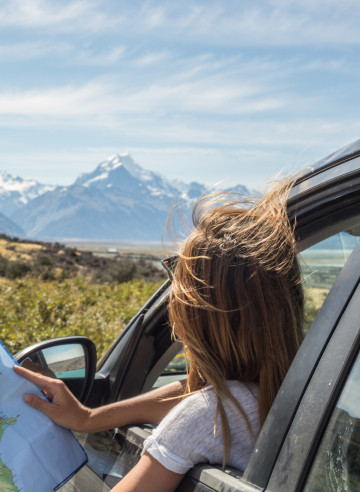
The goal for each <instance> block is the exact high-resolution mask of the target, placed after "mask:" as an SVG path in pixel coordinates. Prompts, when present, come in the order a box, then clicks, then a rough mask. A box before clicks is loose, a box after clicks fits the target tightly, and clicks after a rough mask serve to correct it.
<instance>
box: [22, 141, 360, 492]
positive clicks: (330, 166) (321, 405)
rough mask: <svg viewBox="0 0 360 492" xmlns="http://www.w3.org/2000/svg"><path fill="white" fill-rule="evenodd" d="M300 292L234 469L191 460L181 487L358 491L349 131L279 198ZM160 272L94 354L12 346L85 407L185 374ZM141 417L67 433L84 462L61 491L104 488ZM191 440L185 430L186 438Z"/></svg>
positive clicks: (73, 341) (67, 347)
mask: <svg viewBox="0 0 360 492" xmlns="http://www.w3.org/2000/svg"><path fill="white" fill-rule="evenodd" d="M287 208H288V215H289V219H290V221H291V222H292V223H293V224H294V227H295V234H296V241H297V246H298V251H299V255H300V261H301V265H302V279H303V280H302V281H303V283H304V288H305V294H306V326H305V327H304V329H305V330H306V331H307V334H306V336H305V338H304V341H303V343H302V345H301V347H300V349H299V351H298V353H297V355H296V357H295V359H294V361H293V363H292V365H291V367H290V369H289V371H288V373H287V375H286V377H285V379H284V381H283V384H282V386H281V388H280V390H279V392H278V395H277V397H276V399H275V401H274V403H273V405H272V408H271V410H270V412H269V414H268V416H267V419H266V421H265V423H264V425H263V427H262V429H261V432H260V435H259V437H258V439H257V442H256V444H255V448H254V450H253V453H252V455H251V457H250V460H249V462H248V464H247V466H246V468H245V470H240V469H233V468H232V469H230V468H225V469H224V470H222V468H221V466H218V467H216V466H211V465H208V464H202V465H197V466H195V467H194V468H193V469H192V470H190V471H189V472H188V473H187V474H186V475H185V477H184V479H183V481H182V482H181V484H180V485H179V487H178V489H177V490H178V491H180V492H190V491H195V492H210V491H220V490H221V491H222V492H235V491H238V492H259V491H276V492H281V491H283V492H291V491H306V492H315V491H340V490H344V491H347V492H350V491H355V490H357V491H358V490H360V353H359V345H360V285H359V280H360V244H359V241H358V240H359V236H360V140H358V141H356V142H354V143H352V144H351V145H348V146H346V147H344V148H343V149H340V150H339V151H337V152H335V153H333V154H331V155H330V156H329V157H327V158H325V159H323V160H321V161H319V162H317V163H316V164H314V165H313V166H309V167H308V168H306V169H305V170H304V171H303V172H302V173H301V174H300V175H299V178H298V179H297V181H296V184H295V186H294V188H293V189H292V191H291V194H290V196H289V199H288V205H287ZM169 286H170V281H166V282H165V283H164V284H163V285H162V286H161V288H160V289H159V290H158V291H157V292H156V293H155V294H154V296H153V297H152V298H151V299H149V301H148V302H147V303H146V304H145V306H144V307H143V308H142V309H141V310H140V311H139V312H138V313H137V314H136V316H135V317H134V318H133V319H132V321H131V322H130V323H129V325H128V326H127V327H126V328H125V330H124V331H123V332H122V333H121V334H120V336H119V337H118V338H117V339H116V340H115V341H114V343H113V344H112V346H111V347H110V348H109V350H108V351H107V353H106V354H105V356H104V357H103V358H102V359H101V360H100V361H99V362H98V364H97V366H96V364H95V360H96V352H95V347H94V344H93V343H92V342H91V341H90V340H88V339H86V338H84V337H67V338H62V339H56V340H51V341H45V342H41V343H39V344H36V345H35V346H32V347H29V348H27V349H24V350H22V351H21V352H19V353H18V354H17V355H16V358H17V360H19V361H22V360H24V359H25V358H30V359H32V360H33V361H34V362H38V363H40V364H42V365H43V366H46V367H49V368H50V369H52V370H53V372H55V374H56V375H57V377H60V378H61V379H63V380H64V381H65V382H66V383H67V384H68V386H69V387H70V388H71V389H72V391H73V392H74V393H75V394H76V395H77V396H78V397H79V398H80V399H81V400H82V401H83V402H85V403H86V404H87V405H89V406H93V407H94V406H99V405H103V404H106V403H111V402H115V401H118V400H119V399H123V398H129V397H132V396H135V395H138V394H140V393H143V392H145V391H148V390H150V389H152V388H154V387H158V386H161V385H163V384H166V383H167V382H169V381H173V380H176V379H181V378H184V377H185V376H186V369H185V365H186V363H185V356H184V354H183V352H182V345H181V343H180V342H179V341H174V340H173V339H172V338H171V334H170V327H169V324H168V320H167V302H168V294H169ZM151 430H152V427H151V426H150V425H137V426H127V427H124V428H118V429H112V430H109V431H106V432H100V433H98V434H91V435H83V434H78V435H77V437H78V439H79V440H80V442H81V443H82V444H83V446H84V447H85V450H86V452H87V454H88V458H89V462H88V464H87V466H86V467H84V468H83V469H82V470H81V471H80V472H79V473H78V474H77V475H76V476H75V477H74V478H73V479H72V480H71V481H70V482H68V483H67V484H66V485H65V486H64V487H63V488H62V489H61V490H63V491H65V492H70V491H81V492H85V491H86V492H92V491H96V492H99V491H108V490H110V488H111V487H113V486H114V485H115V484H116V483H118V481H119V480H121V478H122V477H123V476H124V474H126V473H127V472H128V471H129V470H130V469H131V468H132V467H133V466H134V465H135V464H136V462H137V461H138V459H139V457H140V454H141V450H142V444H143V441H144V439H145V438H146V437H147V436H148V435H149V434H150V433H151ZM189 438H191V437H189Z"/></svg>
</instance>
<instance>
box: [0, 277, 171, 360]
mask: <svg viewBox="0 0 360 492" xmlns="http://www.w3.org/2000/svg"><path fill="white" fill-rule="evenodd" d="M161 283H162V282H161V281H160V282H146V281H145V280H143V279H136V280H132V281H129V282H123V283H116V282H110V283H101V284H100V283H92V282H89V281H87V280H86V279H83V278H81V277H79V276H78V277H73V278H69V279H65V280H63V281H62V282H58V281H57V280H48V281H42V280H40V279H36V278H23V279H15V280H11V279H7V278H1V279H0V297H1V300H2V302H1V304H0V339H1V340H2V341H3V343H4V344H5V345H6V346H7V347H8V348H9V350H10V351H11V352H12V353H16V352H17V351H19V350H20V349H21V348H23V347H26V346H28V345H31V344H33V343H35V342H39V341H40V340H46V339H49V338H54V337H59V336H69V335H84V336H87V337H89V338H91V339H92V340H93V341H94V342H95V344H96V347H97V350H98V356H99V357H100V356H101V355H102V354H103V353H104V351H105V350H106V349H107V347H108V346H109V345H110V344H111V343H112V342H113V340H114V339H115V338H116V337H117V336H118V335H119V333H120V332H121V331H122V330H123V328H124V327H125V326H126V324H127V323H128V322H129V321H130V319H131V318H132V317H133V316H134V315H135V314H136V312H137V311H138V310H139V308H140V307H141V306H142V305H143V304H144V303H145V301H147V300H148V299H149V297H150V296H151V295H152V294H153V293H154V292H155V291H156V289H157V288H158V287H160V285H161Z"/></svg>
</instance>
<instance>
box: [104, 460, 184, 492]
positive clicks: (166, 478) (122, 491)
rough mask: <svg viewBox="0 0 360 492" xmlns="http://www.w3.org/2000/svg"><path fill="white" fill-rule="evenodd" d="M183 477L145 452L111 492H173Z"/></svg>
mask: <svg viewBox="0 0 360 492" xmlns="http://www.w3.org/2000/svg"><path fill="white" fill-rule="evenodd" d="M183 476H184V475H180V474H179V473H174V472H172V471H170V470H168V469H167V468H165V467H164V466H163V465H161V464H160V463H159V462H158V461H156V459H155V458H153V457H152V456H151V455H150V454H148V453H147V452H146V451H145V453H144V454H143V455H142V457H141V458H140V461H139V462H138V463H137V465H136V466H134V468H133V469H132V470H131V471H129V473H128V474H127V475H125V477H124V478H123V479H122V480H121V482H119V483H118V484H117V485H116V486H115V487H114V488H113V489H112V492H173V491H174V490H175V489H176V487H177V486H178V485H179V483H180V482H181V480H182V478H183Z"/></svg>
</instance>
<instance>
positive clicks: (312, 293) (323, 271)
mask: <svg viewBox="0 0 360 492" xmlns="http://www.w3.org/2000/svg"><path fill="white" fill-rule="evenodd" d="M358 240H359V237H358V236H356V235H354V234H350V233H348V232H340V233H338V234H335V235H334V236H331V237H330V238H327V239H325V240H324V241H321V242H320V243H317V244H315V245H314V246H312V247H310V248H308V249H306V250H305V251H303V252H302V253H301V254H300V255H299V259H300V267H301V278H302V282H303V286H304V293H305V324H304V330H305V332H307V330H308V329H309V328H310V326H311V324H312V322H313V320H314V318H315V316H316V315H317V313H318V311H319V309H320V308H321V306H322V304H323V302H324V300H325V298H326V296H327V295H328V293H329V291H330V289H331V287H332V286H333V283H334V282H335V280H336V277H337V276H338V275H339V273H340V270H341V269H342V267H343V266H344V264H345V263H346V260H347V259H348V257H349V256H350V254H351V252H352V250H353V249H354V248H355V246H356V244H357V242H358ZM185 376H186V362H185V356H184V350H183V349H180V351H179V352H178V353H177V354H176V355H175V357H174V358H173V359H172V360H171V362H170V363H169V364H168V365H167V366H166V367H165V368H164V370H163V371H162V373H161V375H160V376H159V377H158V379H157V380H156V381H155V383H154V386H153V388H158V387H159V386H164V385H165V384H168V383H171V382H173V381H177V380H179V379H183V378H184V377H185Z"/></svg>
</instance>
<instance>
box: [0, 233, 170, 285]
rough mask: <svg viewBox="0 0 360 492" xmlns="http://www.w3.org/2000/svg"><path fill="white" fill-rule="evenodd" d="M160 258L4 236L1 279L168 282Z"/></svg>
mask: <svg viewBox="0 0 360 492" xmlns="http://www.w3.org/2000/svg"><path fill="white" fill-rule="evenodd" d="M157 262H158V258H156V257H153V256H151V255H146V254H139V255H137V259H136V260H135V259H133V258H131V257H129V255H128V254H122V255H121V254H117V255H113V257H111V258H109V257H104V256H103V255H97V254H93V253H92V252H90V251H83V250H80V251H79V250H78V249H77V248H73V247H68V246H65V245H64V244H60V243H58V242H56V243H50V242H41V241H29V240H20V239H17V238H10V237H8V236H6V235H4V234H0V277H7V278H10V279H15V278H22V277H25V276H27V277H36V278H40V279H42V280H51V279H56V280H60V281H61V280H64V279H65V278H69V277H75V276H78V275H81V276H82V277H84V278H86V279H87V280H90V281H92V282H112V281H114V282H120V283H121V282H126V281H129V280H133V279H145V280H147V281H154V282H155V281H158V280H162V279H164V278H165V275H164V273H163V271H162V269H161V268H159V267H158V265H157Z"/></svg>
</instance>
